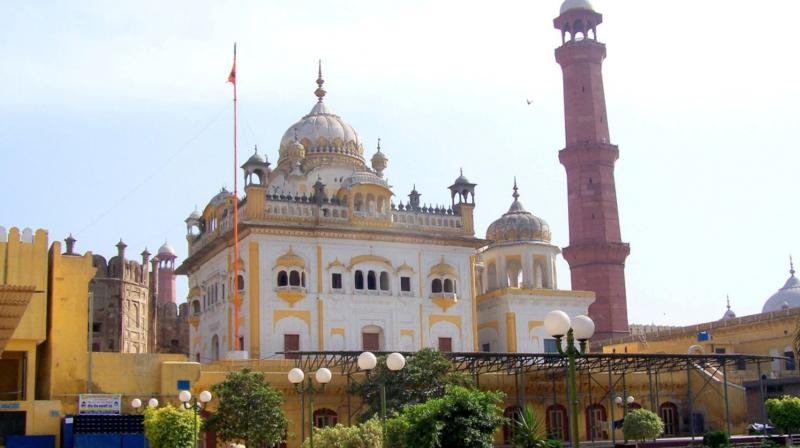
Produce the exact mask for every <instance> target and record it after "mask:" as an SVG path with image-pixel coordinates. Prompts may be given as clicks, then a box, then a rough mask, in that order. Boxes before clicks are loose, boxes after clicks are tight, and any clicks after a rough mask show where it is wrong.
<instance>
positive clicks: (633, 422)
mask: <svg viewBox="0 0 800 448" xmlns="http://www.w3.org/2000/svg"><path fill="white" fill-rule="evenodd" d="M622 432H623V433H624V434H625V437H627V438H629V439H632V440H637V441H639V442H644V441H645V440H647V439H655V438H656V437H658V436H659V435H660V434H661V433H662V432H664V423H662V422H661V418H660V417H659V416H658V415H656V414H655V413H654V412H652V411H648V410H647V409H634V410H633V411H630V412H628V414H627V415H626V416H625V422H624V423H623V424H622Z"/></svg>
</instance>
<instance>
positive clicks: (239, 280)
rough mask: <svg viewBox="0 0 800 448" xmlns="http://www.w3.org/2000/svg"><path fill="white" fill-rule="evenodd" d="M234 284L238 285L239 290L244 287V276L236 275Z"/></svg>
mask: <svg viewBox="0 0 800 448" xmlns="http://www.w3.org/2000/svg"><path fill="white" fill-rule="evenodd" d="M236 285H237V286H238V287H239V291H241V290H243V289H244V276H243V275H241V274H240V275H238V276H236Z"/></svg>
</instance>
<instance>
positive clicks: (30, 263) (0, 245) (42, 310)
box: [0, 227, 47, 344]
mask: <svg viewBox="0 0 800 448" xmlns="http://www.w3.org/2000/svg"><path fill="white" fill-rule="evenodd" d="M0 284H2V285H16V286H35V287H36V292H35V293H34V294H33V297H32V298H31V303H30V304H29V305H28V308H27V310H25V314H23V316H22V320H21V321H20V323H19V325H18V326H17V329H16V330H15V331H14V335H13V336H12V337H11V338H12V339H27V340H32V341H35V342H36V343H37V344H39V343H41V342H43V341H44V340H45V337H46V323H47V232H46V231H44V230H41V229H39V230H37V231H36V232H35V233H34V235H33V241H32V242H30V243H23V242H22V241H21V238H20V230H19V229H17V228H16V227H12V228H11V229H10V230H9V231H8V238H7V241H6V242H0Z"/></svg>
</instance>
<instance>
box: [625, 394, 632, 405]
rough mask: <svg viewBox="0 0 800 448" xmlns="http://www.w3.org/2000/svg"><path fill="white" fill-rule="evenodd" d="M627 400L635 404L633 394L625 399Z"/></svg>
mask: <svg viewBox="0 0 800 448" xmlns="http://www.w3.org/2000/svg"><path fill="white" fill-rule="evenodd" d="M625 401H626V402H628V404H633V401H634V398H633V396H632V395H629V396H628V398H626V399H625Z"/></svg>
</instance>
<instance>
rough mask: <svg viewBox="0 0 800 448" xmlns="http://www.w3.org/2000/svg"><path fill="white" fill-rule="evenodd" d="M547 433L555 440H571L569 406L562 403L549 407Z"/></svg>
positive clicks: (546, 422) (546, 421) (546, 424)
mask: <svg viewBox="0 0 800 448" xmlns="http://www.w3.org/2000/svg"><path fill="white" fill-rule="evenodd" d="M545 426H547V435H548V437H550V438H551V439H553V440H563V441H565V442H566V441H569V417H568V414H567V408H565V407H564V406H562V405H560V404H553V405H550V406H548V407H547V420H545Z"/></svg>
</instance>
